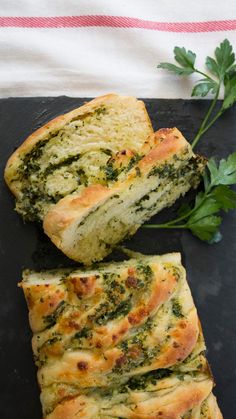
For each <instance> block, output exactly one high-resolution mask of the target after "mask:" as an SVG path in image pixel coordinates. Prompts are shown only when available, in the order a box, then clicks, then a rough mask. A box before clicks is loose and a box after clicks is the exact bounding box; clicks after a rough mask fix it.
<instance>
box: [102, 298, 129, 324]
mask: <svg viewBox="0 0 236 419" xmlns="http://www.w3.org/2000/svg"><path fill="white" fill-rule="evenodd" d="M131 308H132V303H131V300H130V299H129V300H123V301H121V302H120V303H119V304H118V305H117V307H116V309H115V310H113V311H106V312H105V313H103V314H102V315H101V316H99V317H98V318H97V319H96V322H97V323H98V324H99V325H103V324H106V323H107V322H108V321H110V320H113V319H116V318H117V317H120V316H126V315H127V314H128V313H129V312H130V310H131Z"/></svg>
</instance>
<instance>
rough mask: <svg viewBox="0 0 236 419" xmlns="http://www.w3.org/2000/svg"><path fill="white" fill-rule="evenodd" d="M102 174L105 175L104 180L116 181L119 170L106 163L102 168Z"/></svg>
mask: <svg viewBox="0 0 236 419" xmlns="http://www.w3.org/2000/svg"><path fill="white" fill-rule="evenodd" d="M104 172H105V175H106V180H117V178H118V175H119V170H118V169H115V168H114V167H113V164H112V163H108V164H107V165H106V166H105V167H104Z"/></svg>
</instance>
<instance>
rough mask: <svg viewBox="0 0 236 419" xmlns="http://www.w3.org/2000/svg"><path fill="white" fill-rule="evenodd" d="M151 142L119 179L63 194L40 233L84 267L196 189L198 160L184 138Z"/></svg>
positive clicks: (167, 135) (171, 132) (168, 134)
mask: <svg viewBox="0 0 236 419" xmlns="http://www.w3.org/2000/svg"><path fill="white" fill-rule="evenodd" d="M153 138H154V139H151V140H150V142H155V144H156V145H155V147H154V148H153V149H151V151H149V152H148V154H147V155H146V156H145V157H143V158H142V159H141V160H140V161H139V162H138V163H137V164H136V166H134V167H133V169H132V170H131V171H130V172H129V173H128V175H127V177H126V178H125V179H124V180H122V179H121V180H118V181H117V182H116V183H114V184H113V185H111V186H110V187H105V186H103V185H93V186H89V187H87V188H85V189H84V190H83V191H82V192H81V193H80V194H79V195H68V196H67V197H65V198H63V199H61V200H60V201H59V202H58V203H57V204H56V205H55V206H53V208H52V209H51V210H49V212H48V213H47V214H46V216H45V218H44V223H43V226H44V231H45V233H46V234H47V235H48V236H49V237H50V239H51V240H52V241H53V243H54V244H55V245H56V246H57V247H58V248H59V249H61V250H62V251H63V253H65V254H66V255H67V256H68V257H70V258H71V259H74V260H76V261H78V262H82V263H84V264H86V265H89V264H91V263H92V262H94V261H99V260H101V259H103V258H104V257H105V256H106V255H107V254H109V253H110V252H111V251H112V248H113V247H114V246H115V245H116V244H117V243H119V242H120V241H121V240H123V239H124V238H125V237H127V236H131V235H132V234H134V233H135V232H136V230H137V229H138V228H139V227H140V225H141V224H142V223H143V222H144V221H146V220H148V219H149V218H150V217H151V216H152V215H154V214H155V213H157V212H159V211H160V210H161V209H163V208H165V207H167V206H170V205H171V204H173V203H174V202H175V201H176V199H177V198H179V197H180V196H181V195H184V194H185V193H186V192H187V191H188V190H189V189H190V187H191V186H196V185H197V184H198V182H199V180H200V175H201V172H202V171H203V168H204V164H203V160H201V159H199V158H198V157H196V156H195V155H194V154H193V152H192V150H191V147H190V145H189V144H188V142H187V141H186V140H185V138H184V137H183V135H182V134H181V133H180V132H179V131H178V130H177V129H176V128H173V129H161V130H159V131H157V132H156V133H155V134H153Z"/></svg>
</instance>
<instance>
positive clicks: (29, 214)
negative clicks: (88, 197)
mask: <svg viewBox="0 0 236 419" xmlns="http://www.w3.org/2000/svg"><path fill="white" fill-rule="evenodd" d="M152 132H153V130H152V126H151V122H150V120H149V117H148V114H147V112H146V109H145V106H144V104H143V102H142V101H138V100H137V99H135V98H133V97H125V96H118V95H115V94H110V95H107V96H103V97H100V98H97V99H94V100H93V101H91V102H89V103H87V104H85V105H84V106H82V107H80V108H78V109H75V110H73V111H71V112H69V113H68V114H65V115H62V116H59V117H57V118H56V119H54V120H53V121H51V122H49V123H48V124H47V125H45V126H44V127H42V128H40V129H39V130H38V131H36V132H35V133H33V134H32V135H31V136H30V137H29V138H28V139H27V140H26V141H25V142H24V143H23V144H22V146H21V147H19V148H18V149H17V150H16V152H15V153H14V154H13V155H12V156H11V158H10V159H9V161H8V163H7V167H6V171H5V178H6V181H7V183H8V186H9V187H10V189H11V190H12V192H13V193H14V194H15V196H16V209H17V211H18V212H19V213H21V214H22V215H23V216H24V218H26V219H30V220H42V219H43V217H44V216H45V214H46V213H47V211H48V209H49V208H50V207H51V206H52V205H53V204H55V203H56V202H58V201H59V200H60V199H61V198H63V197H64V196H67V195H69V194H73V193H75V192H77V193H78V192H79V191H80V190H82V189H83V188H84V187H86V186H88V185H91V184H97V183H98V184H102V185H108V184H110V183H111V182H112V181H115V180H116V179H117V177H118V174H119V173H120V172H121V171H123V170H124V169H125V168H126V167H127V166H128V165H130V166H132V164H134V163H135V161H136V159H137V158H138V156H139V152H140V149H141V147H142V145H143V143H144V142H145V140H146V138H147V136H148V135H149V134H151V133H152ZM122 153H123V154H122ZM116 158H117V159H118V162H119V164H118V163H116V164H115V161H116ZM123 161H124V162H125V163H123Z"/></svg>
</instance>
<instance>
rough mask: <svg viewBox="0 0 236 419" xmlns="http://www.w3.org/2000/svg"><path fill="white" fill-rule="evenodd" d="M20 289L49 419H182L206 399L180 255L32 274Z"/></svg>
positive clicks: (209, 383) (205, 375) (206, 381)
mask: <svg viewBox="0 0 236 419" xmlns="http://www.w3.org/2000/svg"><path fill="white" fill-rule="evenodd" d="M21 286H22V288H23V290H24V293H25V297H26V300H27V303H28V307H29V318H30V324H31V328H32V330H33V332H34V336H33V341H32V343H33V351H34V356H35V359H36V363H37V366H38V380H39V384H40V387H41V391H42V393H41V400H42V404H43V410H44V414H45V416H46V417H48V418H57V419H59V418H70V419H71V418H77V417H85V418H90V417H91V418H110V417H111V418H117V417H119V418H121V417H122V418H123V417H124V418H143V419H144V418H147V417H152V418H158V417H159V416H160V417H162V416H161V414H159V413H160V412H163V415H164V416H163V418H180V417H185V416H183V415H184V414H187V413H188V414H189V411H190V413H191V410H192V409H195V408H196V409H197V408H199V409H200V410H201V407H200V406H201V404H202V403H203V402H204V403H205V404H206V405H208V402H206V399H207V398H208V397H211V396H210V393H211V390H212V387H213V380H212V377H211V374H210V371H209V368H208V365H207V361H206V359H205V356H204V349H205V345H204V341H203V338H202V333H201V328H200V325H199V321H198V316H197V312H196V308H195V306H194V303H193V300H192V297H191V293H190V290H189V287H188V285H187V282H186V274H185V270H184V268H183V266H182V265H181V260H180V255H179V254H167V255H163V256H140V257H137V258H136V259H130V260H128V261H125V262H119V263H111V264H102V265H99V266H97V267H95V268H93V269H90V270H85V269H82V270H81V269H69V270H66V269H64V270H54V271H48V272H39V273H36V272H29V271H27V272H25V273H24V277H23V281H22V283H21ZM167 389H168V390H167ZM210 400H214V399H210ZM212 406H214V402H213V401H212ZM206 409H208V408H207V407H206ZM200 410H199V412H200ZM76 412H77V413H76ZM78 412H79V413H78ZM76 414H77V416H76ZM158 414H159V416H158ZM63 415H64V416H63ZM192 417H193V418H194V417H195V416H191V415H190V416H186V418H192ZM196 417H197V416H196ZM199 417H202V418H204V416H199ZM206 417H207V416H206ZM213 417H214V416H208V418H212V419H213ZM215 417H217V416H215ZM219 417H220V416H219Z"/></svg>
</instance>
